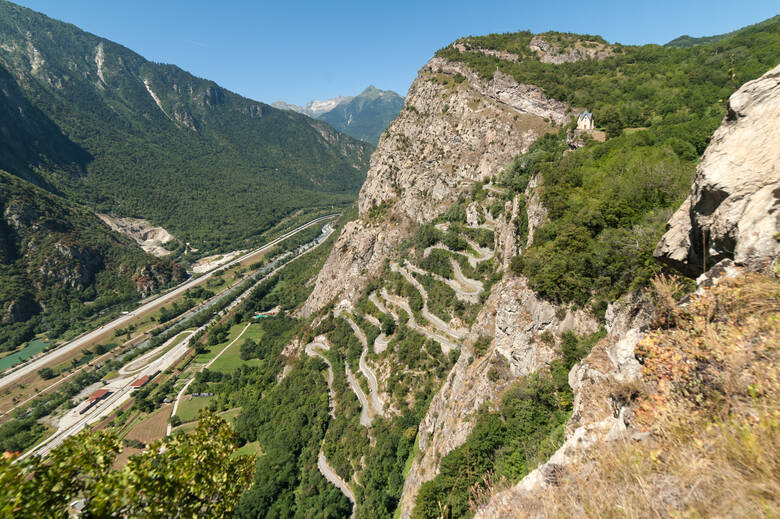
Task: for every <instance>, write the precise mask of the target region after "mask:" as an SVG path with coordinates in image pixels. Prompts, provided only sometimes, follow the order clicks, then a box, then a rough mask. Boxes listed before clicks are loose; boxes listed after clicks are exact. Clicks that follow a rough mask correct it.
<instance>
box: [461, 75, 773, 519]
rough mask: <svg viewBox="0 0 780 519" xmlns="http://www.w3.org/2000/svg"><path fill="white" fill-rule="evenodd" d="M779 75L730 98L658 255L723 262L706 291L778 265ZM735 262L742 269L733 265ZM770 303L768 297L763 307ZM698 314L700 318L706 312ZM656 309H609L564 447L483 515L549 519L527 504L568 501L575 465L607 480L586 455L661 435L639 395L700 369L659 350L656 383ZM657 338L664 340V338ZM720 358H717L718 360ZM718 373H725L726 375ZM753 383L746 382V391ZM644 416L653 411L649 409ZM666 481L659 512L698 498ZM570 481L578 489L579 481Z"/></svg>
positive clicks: (695, 267) (644, 300)
mask: <svg viewBox="0 0 780 519" xmlns="http://www.w3.org/2000/svg"><path fill="white" fill-rule="evenodd" d="M779 79H780V67H778V68H775V69H773V70H771V71H770V72H768V73H767V74H766V75H764V76H763V77H761V78H760V79H757V80H755V81H751V82H749V83H746V84H745V85H743V86H742V88H740V89H739V90H738V91H737V92H736V93H734V94H733V95H732V96H731V98H730V100H729V111H728V115H727V116H726V118H725V120H724V121H723V124H722V126H721V127H720V128H719V129H718V131H717V132H716V133H715V136H714V137H713V139H712V142H711V144H710V146H709V147H708V148H707V150H706V152H705V154H704V157H703V160H702V163H701V165H700V167H699V169H698V171H697V176H696V180H695V182H694V186H693V189H692V192H691V195H690V196H689V197H688V199H687V200H686V201H685V203H684V204H683V205H682V206H681V207H680V209H679V210H678V211H677V213H675V215H674V216H673V217H672V219H671V220H670V222H669V224H668V231H667V233H666V234H665V235H664V237H663V239H662V240H661V242H660V243H659V245H658V249H657V251H656V255H657V256H659V257H660V258H661V259H662V260H664V261H666V262H668V263H670V264H672V265H675V266H676V267H678V268H680V269H681V270H683V271H684V272H688V273H689V274H690V275H692V276H696V275H698V274H699V273H701V271H702V267H703V266H704V260H705V257H704V252H703V251H704V250H706V254H707V256H706V257H707V258H708V259H707V265H708V266H710V265H713V264H715V263H716V262H720V263H719V264H718V265H715V266H714V267H711V268H710V269H709V270H708V271H707V275H706V276H701V277H700V278H699V280H698V281H699V284H700V287H704V286H712V285H717V284H718V283H719V282H722V279H723V278H724V277H731V276H735V275H738V274H739V273H740V272H742V271H744V270H757V271H763V272H766V271H767V270H769V268H770V265H772V264H774V262H776V261H777V257H778V234H777V232H778V222H780V214H779V212H778V205H780V202H779V200H780V183H779V180H780V177H779V176H778V170H777V164H778V163H780V154H778V152H779V151H780V150H779V149H778V147H777V146H776V145H775V144H774V143H776V142H779V140H778V139H780V123H779V121H780V119H779V118H778V115H780V112H779V111H778V110H779V109H780V81H779ZM705 239H706V245H705ZM732 259H733V261H732ZM735 262H736V263H737V264H738V265H741V267H739V266H736V267H735V265H734V263H735ZM719 278H720V279H719ZM740 283H741V282H740ZM736 286H737V287H739V286H740V285H736ZM724 290H725V292H722V293H721V294H720V295H716V296H712V295H710V294H707V293H706V292H703V291H702V290H699V292H698V293H697V295H698V296H701V297H702V299H700V300H698V301H697V300H696V299H695V298H694V300H693V302H692V303H689V304H690V305H692V306H693V308H694V310H692V311H693V312H694V314H695V312H697V310H696V306H697V305H702V301H705V302H706V301H708V298H712V297H716V298H717V297H722V294H728V293H729V289H728V288H725V289H724ZM765 303H766V301H764V303H762V304H765ZM713 304H714V303H712V302H706V303H705V304H704V306H705V307H706V308H709V309H708V310H706V311H704V312H703V313H706V314H707V315H708V316H709V317H707V319H710V318H712V316H711V315H710V314H712V313H717V312H715V311H714V310H713V306H712V305H713ZM707 305H709V306H707ZM759 306H760V305H759ZM718 308H720V307H718ZM757 308H758V306H757ZM671 311H672V312H676V311H679V310H671ZM698 311H699V312H702V310H700V309H699V310H698ZM718 311H720V310H718ZM724 311H725V310H724ZM658 312H659V310H658V309H657V307H656V305H655V304H654V303H653V300H652V298H651V297H650V294H649V293H647V292H644V293H643V292H636V293H631V294H628V295H626V296H624V297H623V298H622V299H621V300H620V301H617V302H615V303H613V304H611V305H610V306H609V309H608V310H607V314H606V322H607V329H608V331H609V334H608V336H607V337H606V338H605V339H603V340H602V341H601V342H600V343H598V344H597V345H596V346H595V347H594V348H593V350H591V352H590V354H589V355H588V356H587V357H586V358H585V359H584V360H583V361H581V362H580V363H579V364H577V365H576V366H575V367H574V368H573V369H572V370H571V372H570V374H569V384H570V386H571V387H572V389H573V390H574V397H575V400H574V410H573V413H572V416H571V419H570V420H569V422H568V424H567V428H566V441H565V442H564V444H563V445H562V446H561V447H560V449H558V451H557V452H556V453H555V454H554V455H553V456H552V457H551V458H550V459H549V460H548V461H547V462H546V463H543V464H542V465H540V466H539V467H538V468H537V469H536V470H534V471H533V472H531V473H530V474H528V475H527V476H526V477H525V478H523V480H522V481H520V483H518V484H517V485H516V486H515V487H512V488H510V489H508V490H505V491H502V492H498V493H496V494H495V495H493V497H492V498H491V499H490V500H489V502H487V503H486V504H485V505H484V506H483V507H482V508H481V509H480V510H479V511H478V513H477V514H476V516H475V517H477V518H488V517H499V516H504V515H506V514H508V513H511V514H520V515H523V516H533V517H537V516H539V517H542V516H547V513H548V512H549V510H547V511H545V510H544V506H539V507H536V508H534V507H533V506H532V505H530V504H529V503H534V502H540V500H541V499H542V498H543V496H545V497H544V498H545V499H552V500H553V502H557V503H560V502H562V501H565V499H563V498H558V497H550V496H555V493H556V492H566V491H567V490H564V489H561V490H557V489H556V488H555V487H556V486H557V485H559V484H560V482H561V481H562V478H564V475H565V474H566V473H567V470H566V468H567V467H569V466H575V464H578V463H579V465H576V468H575V469H572V470H575V471H578V472H582V471H591V476H592V477H601V476H596V474H597V471H598V470H600V469H598V468H597V463H598V461H595V462H594V460H593V459H590V460H589V461H587V462H586V463H585V465H584V466H583V465H582V464H581V463H580V461H581V460H583V459H584V456H586V453H588V452H590V451H591V450H594V449H597V448H600V449H602V450H601V451H600V452H602V454H603V452H605V451H607V452H608V451H609V450H610V449H617V448H618V447H619V446H620V445H623V444H622V443H620V442H615V440H621V439H623V440H625V439H633V440H638V441H645V440H647V439H648V438H649V437H650V435H651V432H652V431H653V429H650V430H649V431H648V428H647V426H648V424H647V416H646V415H647V413H646V412H645V421H644V423H642V422H639V421H638V420H637V419H636V416H635V413H636V412H637V406H636V405H635V403H633V402H632V399H633V398H634V397H635V396H636V395H637V394H638V393H639V392H641V391H648V389H647V388H649V387H652V388H654V390H655V391H658V392H657V393H653V397H654V399H655V400H656V401H663V400H664V398H665V397H664V396H663V394H664V388H665V387H666V386H671V385H672V384H682V383H683V382H681V380H682V381H685V380H689V379H686V378H685V377H684V376H681V375H680V373H687V370H693V369H694V368H691V367H690V366H691V365H693V364H695V363H696V361H694V360H693V358H688V359H687V360H686V354H685V353H684V352H681V351H682V350H679V349H677V350H668V351H663V352H662V353H661V354H660V357H661V358H662V359H663V364H662V365H663V368H661V369H662V370H663V375H662V376H661V378H662V379H663V380H661V381H660V382H659V381H658V380H657V379H658V369H659V368H658V365H657V364H656V362H657V361H655V360H654V361H653V363H651V364H646V365H643V364H640V362H639V360H645V359H644V358H643V356H645V355H647V351H652V347H653V344H654V342H653V340H643V339H644V338H645V337H646V336H648V337H649V335H648V332H649V331H650V330H652V329H654V328H657V327H658V322H657V321H656V318H657V316H658ZM775 312H776V308H775ZM717 319H719V321H720V320H723V321H724V322H725V321H726V320H727V319H725V318H723V317H722V316H719V317H717ZM692 321H694V322H696V323H697V324H696V325H695V326H694V327H693V329H694V330H695V333H696V334H699V333H701V332H700V331H699V330H700V327H701V326H703V324H702V323H703V322H704V321H695V320H694V319H692ZM705 321H706V319H705ZM719 326H720V325H719ZM655 333H656V335H657V334H658V333H663V332H655ZM708 333H712V336H711V337H709V336H708V339H707V340H706V341H705V343H706V344H703V345H701V346H698V347H701V348H704V349H705V352H706V349H707V348H708V347H710V346H712V345H711V344H710V342H713V343H714V342H717V340H718V339H717V338H716V336H717V333H714V332H708ZM728 337H729V338H728V339H727V343H728V344H729V347H730V348H733V349H734V351H736V350H739V349H740V348H741V347H742V345H744V344H748V343H750V344H753V343H761V342H762V341H763V342H766V341H767V337H769V336H768V335H767V334H766V333H763V335H761V336H760V337H758V336H757V337H756V338H754V339H751V341H752V342H751V341H747V342H742V341H743V339H734V338H733V337H734V335H729V336H728ZM656 339H657V338H656ZM734 341H736V342H734ZM674 344H677V345H678V346H679V339H677V342H676V343H675V342H673V345H674ZM734 344H739V346H736V345H734ZM638 345H639V347H640V349H641V351H643V352H644V353H643V356H640V355H639V354H638V353H637V348H638ZM683 350H684V348H683ZM700 354H703V355H704V357H702V359H703V360H702V362H704V363H708V362H710V361H711V356H710V355H707V354H706V353H700ZM729 354H731V350H730V353H729ZM656 355H658V353H656ZM741 355H743V356H741V357H739V359H741V360H735V361H734V362H735V363H737V364H739V365H740V367H738V368H736V369H737V371H739V372H741V370H744V369H746V366H749V365H750V361H749V360H746V359H748V356H745V355H744V354H741ZM761 355H762V356H761V358H767V357H766V355H765V354H761ZM714 357H715V358H719V357H718V356H717V355H714ZM645 362H646V361H645ZM715 364H717V366H714V367H713V368H703V367H702V368H701V369H702V370H704V369H710V370H714V372H717V371H718V370H721V369H722V370H726V369H730V368H725V367H723V366H721V365H720V363H718V362H716V363H715ZM726 364H728V363H726ZM709 376H710V375H707V376H704V375H699V376H698V378H696V380H698V381H699V382H697V383H696V384H699V385H704V386H706V385H707V383H708V382H707V380H708V378H707V377H709ZM712 376H714V377H718V376H721V374H718V373H716V374H714V375H712ZM684 383H687V384H690V382H684ZM748 385H749V384H747V383H746V382H745V383H743V384H741V387H748ZM691 387H693V386H686V387H685V389H679V388H678V389H679V391H682V394H685V395H687V394H688V393H687V392H688V391H693V392H694V393H695V392H697V391H702V390H701V389H696V388H694V389H690V388H691ZM643 388H644V389H643ZM740 398H742V397H740ZM697 405H698V404H697ZM639 410H640V411H646V409H642V408H641V407H640V409H639ZM752 412H753V413H755V411H752ZM656 432H657V431H656ZM650 441H652V440H650ZM597 456H598V455H597ZM663 477H665V478H666V479H665V481H666V483H663V482H661V483H659V482H655V483H653V484H649V483H648V484H647V485H646V487H647V488H645V489H643V492H645V494H646V496H645V498H646V499H649V500H650V501H651V502H655V503H661V507H662V508H664V509H666V510H669V509H674V508H677V507H680V506H687V505H685V503H686V500H689V499H691V496H690V495H689V496H687V497H684V496H681V495H680V492H679V489H673V488H669V487H670V485H669V481H672V480H674V478H675V477H677V476H669V475H664V476H663ZM585 479H586V478H585ZM574 480H575V481H576V483H574V484H575V485H582V484H585V483H584V479H583V478H582V477H579V479H577V478H576V477H575V478H574ZM567 481H569V480H567ZM566 484H567V485H569V487H568V488H571V485H572V483H570V482H569V483H566ZM677 484H679V482H678V483H677ZM697 484H698V482H697ZM626 491H628V489H626ZM691 492H692V493H693V491H691ZM647 494H649V495H647ZM738 515H739V514H738Z"/></svg>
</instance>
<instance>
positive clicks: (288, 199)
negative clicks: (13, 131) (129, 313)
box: [0, 0, 370, 248]
mask: <svg viewBox="0 0 780 519" xmlns="http://www.w3.org/2000/svg"><path fill="white" fill-rule="evenodd" d="M0 66H1V67H3V68H4V69H5V70H6V71H7V72H8V73H9V75H10V78H9V77H7V76H5V74H2V76H3V77H2V80H3V81H5V82H7V83H9V84H10V83H15V84H16V85H11V86H10V87H9V88H8V89H3V94H2V96H0V97H6V98H7V99H4V100H3V101H0V107H7V108H8V109H13V108H14V106H21V105H25V103H26V104H27V105H32V106H33V107H34V108H35V109H36V110H37V113H36V114H35V115H36V117H35V118H34V119H32V120H27V119H25V120H24V121H21V123H23V124H25V125H28V126H27V127H26V128H25V131H27V132H29V133H31V134H36V135H35V136H36V137H37V138H36V139H24V140H19V142H25V143H26V142H34V141H37V142H38V143H44V142H46V141H47V140H52V141H56V140H59V141H62V140H63V138H65V137H63V136H66V138H65V140H69V142H64V143H62V144H63V145H64V146H62V147H61V146H55V145H54V144H52V145H48V144H46V145H44V144H37V145H33V147H32V148H31V149H21V148H20V147H19V146H18V145H12V144H9V145H6V146H5V148H6V149H5V150H3V154H2V156H0V158H2V159H3V163H0V166H1V167H6V168H8V169H9V170H10V171H12V172H15V173H16V172H18V173H19V174H20V175H23V176H24V177H25V178H32V177H31V173H30V171H32V172H33V174H34V175H36V176H37V178H39V179H42V181H44V182H47V183H49V184H50V185H51V186H53V187H54V188H55V189H56V190H57V191H59V192H61V193H63V194H64V195H66V196H67V197H73V198H74V199H78V200H80V201H84V202H86V203H88V204H89V205H90V206H92V207H93V208H95V209H97V210H100V211H101V212H109V213H113V214H117V215H119V216H130V217H144V218H147V219H150V220H152V221H153V222H154V223H157V224H160V225H163V226H164V227H165V228H166V229H169V230H170V231H171V232H173V234H174V235H176V236H177V237H180V238H182V239H184V240H187V241H191V242H193V244H197V245H196V246H199V248H213V247H217V246H220V245H221V246H227V245H232V246H235V245H237V244H240V243H243V241H244V239H246V238H248V237H251V236H255V235H257V234H258V233H261V232H263V231H264V230H266V229H268V228H270V227H271V226H273V225H274V224H275V223H277V222H278V221H279V220H280V219H281V218H283V217H284V216H287V215H289V214H291V213H293V212H294V211H296V210H309V211H310V210H313V209H316V208H323V207H326V206H327V207H330V206H331V205H333V204H337V205H340V204H343V203H345V202H348V201H350V200H352V199H353V198H354V193H355V192H356V190H357V189H358V188H359V186H360V185H361V183H362V181H363V177H364V172H365V169H366V164H367V160H368V154H369V152H370V146H368V145H366V144H365V143H362V142H360V141H356V140H354V139H352V138H350V137H348V136H345V135H343V134H340V133H338V132H335V131H334V130H333V129H332V128H331V127H329V126H328V125H327V124H324V123H319V122H315V121H312V120H311V119H309V118H307V117H304V116H301V115H297V114H294V113H291V112H288V111H281V110H277V109H274V108H271V107H270V106H268V105H265V104H262V103H258V102H255V101H252V100H249V99H245V98H242V97H240V96H238V95H236V94H234V93H232V92H230V91H227V90H225V89H223V88H221V87H220V86H219V85H217V84H216V83H214V82H212V81H208V80H204V79H200V78H197V77H194V76H192V75H191V74H188V73H187V72H185V71H183V70H181V69H179V68H177V67H175V66H172V65H161V64H156V63H152V62H149V61H147V60H145V59H144V58H142V57H141V56H139V55H137V54H135V53H133V52H132V51H130V50H128V49H126V48H124V47H121V46H119V45H117V44H114V43H112V42H110V41H108V40H105V39H102V38H99V37H97V36H93V35H91V34H88V33H85V32H83V31H80V30H79V29H77V28H76V27H74V26H72V25H69V24H65V23H61V22H58V21H55V20H52V19H50V18H47V17H45V16H43V15H40V14H37V13H35V12H33V11H30V10H28V9H24V8H22V7H18V6H16V5H14V4H11V3H9V2H6V1H5V0H2V2H0ZM17 87H18V88H17ZM19 93H21V94H22V96H23V99H22V98H20V96H19ZM25 108H27V109H28V111H30V110H29V108H28V107H25ZM41 116H45V118H47V119H48V120H49V121H48V122H46V123H45V124H44V123H43V122H40V121H44V120H45V118H44V117H41ZM6 117H10V118H11V120H13V116H11V115H10V112H8V115H4V120H5V118H6ZM17 122H19V121H17ZM50 136H51V139H50V138H49V137H50ZM11 142H12V143H13V142H14V141H11ZM8 148H10V149H8ZM53 148H56V149H57V150H65V151H56V152H55V153H54V158H53V159H51V160H49V159H43V160H42V159H40V158H39V156H40V154H41V153H40V152H44V156H46V154H48V153H49V152H52V149H53ZM42 181H40V180H39V183H41V184H43V183H44V182H42Z"/></svg>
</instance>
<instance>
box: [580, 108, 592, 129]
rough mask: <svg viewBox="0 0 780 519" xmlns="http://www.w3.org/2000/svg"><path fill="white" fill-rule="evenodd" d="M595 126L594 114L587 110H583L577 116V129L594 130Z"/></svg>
mask: <svg viewBox="0 0 780 519" xmlns="http://www.w3.org/2000/svg"><path fill="white" fill-rule="evenodd" d="M593 127H594V126H593V114H592V113H590V112H587V111H585V112H582V113H581V114H580V116H579V117H578V118H577V129H578V130H592V129H593Z"/></svg>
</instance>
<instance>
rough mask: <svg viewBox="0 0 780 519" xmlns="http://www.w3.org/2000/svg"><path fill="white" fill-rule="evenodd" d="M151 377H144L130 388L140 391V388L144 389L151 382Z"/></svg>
mask: <svg viewBox="0 0 780 519" xmlns="http://www.w3.org/2000/svg"><path fill="white" fill-rule="evenodd" d="M149 378H150V377H149V375H144V376H143V377H141V378H139V379H137V380H136V381H135V382H133V383H132V384H130V387H131V388H133V389H138V388H139V387H143V386H144V385H145V384H146V383H147V382H149Z"/></svg>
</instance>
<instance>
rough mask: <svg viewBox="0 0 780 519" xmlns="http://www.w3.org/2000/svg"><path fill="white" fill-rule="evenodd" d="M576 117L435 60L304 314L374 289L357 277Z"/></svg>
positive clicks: (502, 81)
mask: <svg viewBox="0 0 780 519" xmlns="http://www.w3.org/2000/svg"><path fill="white" fill-rule="evenodd" d="M466 78H468V81H467V80H466ZM567 110H568V106H567V105H566V104H565V103H561V102H558V101H554V100H549V99H547V98H546V97H545V96H544V95H543V94H542V93H541V92H540V91H539V90H538V89H536V88H535V87H533V86H529V85H522V84H517V83H514V82H513V81H512V80H511V79H509V78H507V77H506V76H504V75H500V74H499V75H497V77H496V78H495V79H493V80H491V81H483V80H481V79H480V78H478V77H477V76H476V75H475V74H474V73H472V72H471V71H469V70H467V69H466V67H464V66H462V65H459V64H456V63H452V62H448V61H446V60H442V59H439V58H434V59H432V60H431V61H430V62H429V63H427V64H426V65H425V66H424V67H423V68H422V69H421V70H420V72H419V74H418V77H417V79H415V81H414V83H412V86H411V87H410V89H409V94H408V96H407V98H406V101H405V103H404V109H403V110H402V111H401V113H400V114H399V116H398V117H397V118H396V119H395V120H394V121H393V122H392V123H391V124H390V127H389V128H388V129H387V131H386V132H385V134H384V135H383V136H382V137H381V139H380V141H379V145H378V147H377V150H376V151H375V152H374V154H373V155H372V156H371V168H370V169H369V172H368V176H367V178H366V182H365V184H364V185H363V187H362V189H361V191H360V197H359V202H358V205H359V210H360V219H358V220H357V221H355V222H350V223H349V224H347V226H346V227H345V229H344V231H343V233H342V235H341V236H340V237H339V242H338V243H337V244H336V246H335V247H334V252H333V253H332V254H331V256H330V258H328V262H327V264H326V267H325V268H324V269H323V271H322V272H321V273H320V275H319V276H318V279H317V284H316V285H315V288H314V292H313V293H312V295H311V297H310V298H309V300H308V301H307V303H306V305H305V306H304V309H303V312H304V313H307V314H308V313H312V312H315V311H317V310H319V309H320V308H322V307H323V306H324V305H325V304H327V302H328V301H330V300H332V299H333V298H334V296H336V297H341V296H343V297H349V298H353V297H354V296H355V295H356V294H357V292H358V291H359V290H360V289H361V288H362V285H363V283H364V281H365V278H361V277H358V274H365V273H367V274H368V276H375V275H378V274H379V273H380V272H381V269H382V268H383V265H384V261H385V259H386V258H387V257H388V255H389V254H390V253H391V252H392V250H393V249H394V248H395V247H396V246H397V245H398V243H400V241H401V240H402V239H403V238H404V237H405V236H407V235H408V234H409V233H410V232H411V229H412V226H414V225H417V224H421V223H427V222H430V221H431V220H433V218H434V217H435V216H437V215H438V214H439V213H440V212H442V211H443V210H444V209H446V208H447V207H448V206H449V205H450V204H452V203H453V202H455V201H456V200H457V199H458V196H459V195H465V194H467V193H468V192H470V190H471V187H472V185H473V184H474V183H475V182H477V181H480V180H484V179H487V178H489V177H491V176H493V175H496V174H497V173H499V172H500V171H501V168H503V167H504V165H506V164H507V163H508V162H510V161H511V159H512V158H513V157H514V156H515V155H517V154H518V153H522V152H524V151H527V150H528V147H529V146H530V145H531V143H533V142H534V141H535V140H536V139H537V138H538V137H539V136H540V135H542V134H544V133H546V132H552V131H554V130H555V124H556V123H562V122H565V121H566V120H567V117H568V115H567V114H568V112H567ZM545 119H547V121H545ZM388 222H390V223H391V224H390V225H387V223H388Z"/></svg>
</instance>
